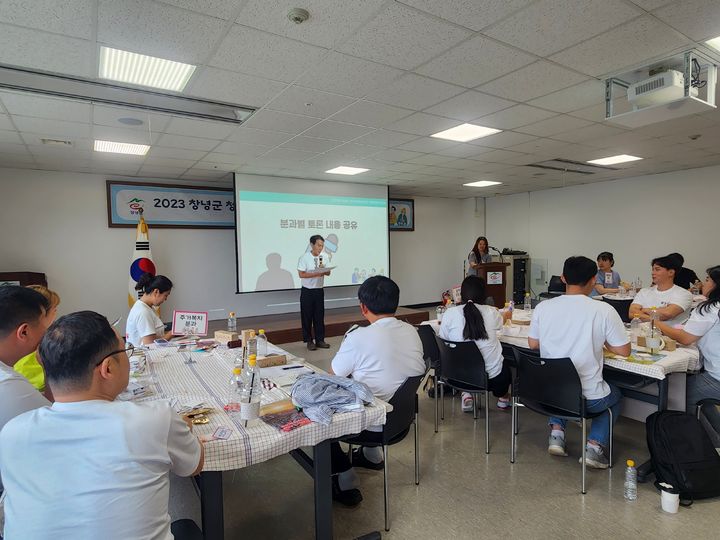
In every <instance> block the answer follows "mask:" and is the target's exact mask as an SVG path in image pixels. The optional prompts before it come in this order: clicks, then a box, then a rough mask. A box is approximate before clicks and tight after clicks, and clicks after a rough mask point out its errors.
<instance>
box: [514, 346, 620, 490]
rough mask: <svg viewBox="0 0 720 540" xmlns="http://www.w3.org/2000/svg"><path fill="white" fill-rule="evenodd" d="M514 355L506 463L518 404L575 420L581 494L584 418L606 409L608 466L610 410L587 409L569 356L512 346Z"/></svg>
mask: <svg viewBox="0 0 720 540" xmlns="http://www.w3.org/2000/svg"><path fill="white" fill-rule="evenodd" d="M515 358H516V362H517V366H518V367H517V370H518V371H517V377H516V378H515V380H514V382H513V394H512V429H511V435H510V436H511V438H512V441H511V444H510V463H515V443H516V439H517V430H516V428H515V426H516V423H517V420H518V418H517V413H518V408H517V407H518V405H523V406H525V407H527V408H528V409H530V410H532V411H535V412H536V413H539V414H542V415H544V416H555V417H558V418H563V419H566V420H579V421H580V422H581V423H582V494H583V495H584V494H585V493H587V491H586V489H585V472H586V463H585V448H586V441H587V420H588V419H590V418H595V417H597V416H600V415H601V414H605V413H606V412H607V414H608V415H610V446H609V458H610V465H609V466H610V468H612V461H613V418H612V411H611V410H610V409H609V408H608V409H607V410H605V411H601V412H597V413H591V412H588V411H587V408H586V407H587V401H586V400H585V398H584V397H583V394H582V384H581V383H580V376H579V375H578V372H577V370H576V369H575V366H574V365H573V363H572V360H570V358H549V359H548V358H540V357H539V356H536V355H534V354H528V353H526V352H523V351H521V350H519V349H516V350H515Z"/></svg>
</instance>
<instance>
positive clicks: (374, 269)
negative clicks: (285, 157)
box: [236, 180, 389, 292]
mask: <svg viewBox="0 0 720 540" xmlns="http://www.w3.org/2000/svg"><path fill="white" fill-rule="evenodd" d="M280 184H281V185H276V186H273V187H274V188H275V189H276V191H264V190H254V189H253V190H251V189H247V188H246V187H244V186H243V185H242V182H237V183H236V198H237V205H236V216H237V225H238V257H239V260H238V274H239V275H238V292H254V291H271V290H282V289H299V288H300V277H299V276H298V272H297V264H298V259H299V258H300V257H301V256H302V255H303V254H304V253H305V252H306V251H309V249H310V245H309V239H310V237H311V236H312V235H315V234H319V235H320V236H322V237H323V238H324V239H325V247H324V250H323V252H322V253H321V254H320V255H321V257H322V263H323V266H325V267H330V268H333V270H332V272H331V274H330V275H329V276H326V277H325V282H324V285H325V287H331V286H337V285H354V284H360V283H362V282H363V281H364V280H365V279H367V278H368V277H369V276H372V275H378V274H382V275H388V270H389V268H388V225H387V192H386V189H385V188H384V187H381V186H362V187H360V189H354V188H353V187H352V186H357V185H354V184H340V185H339V186H337V185H336V184H335V183H329V182H312V181H302V180H297V182H296V183H295V184H294V185H292V189H294V191H300V189H299V188H304V189H302V191H303V192H302V193H297V192H288V191H285V190H282V191H280V190H279V189H278V188H282V187H283V186H284V187H285V188H286V189H287V188H290V186H289V185H288V183H286V182H284V181H280ZM330 186H333V188H334V189H327V188H328V187H330ZM365 188H370V189H365ZM328 191H330V192H336V193H337V194H335V193H332V194H331V193H328ZM319 192H324V193H319ZM341 192H344V193H343V194H341ZM358 192H364V193H363V195H364V196H356V195H358ZM368 192H369V194H371V195H373V196H367V195H368ZM373 192H374V193H373ZM348 193H352V195H349V194H348Z"/></svg>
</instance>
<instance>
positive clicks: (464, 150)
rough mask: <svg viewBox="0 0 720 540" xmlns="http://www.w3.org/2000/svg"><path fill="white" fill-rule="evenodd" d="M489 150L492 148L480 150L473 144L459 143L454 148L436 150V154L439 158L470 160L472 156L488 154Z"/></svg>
mask: <svg viewBox="0 0 720 540" xmlns="http://www.w3.org/2000/svg"><path fill="white" fill-rule="evenodd" d="M433 140H434V139H433ZM491 150H492V148H482V147H480V146H475V145H473V144H466V143H461V144H456V145H455V146H450V147H449V148H444V149H442V150H438V151H437V154H438V155H440V156H450V157H458V158H470V157H473V156H479V155H481V154H482V153H485V152H489V151H491Z"/></svg>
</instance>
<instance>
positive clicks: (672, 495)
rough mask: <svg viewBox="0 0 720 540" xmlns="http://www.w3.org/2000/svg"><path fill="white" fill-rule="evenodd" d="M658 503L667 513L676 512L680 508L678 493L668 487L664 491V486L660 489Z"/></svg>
mask: <svg viewBox="0 0 720 540" xmlns="http://www.w3.org/2000/svg"><path fill="white" fill-rule="evenodd" d="M660 505H661V506H662V509H663V511H665V512H667V513H669V514H677V513H678V509H679V508H680V494H679V493H677V492H676V491H675V490H673V489H672V488H670V490H668V491H666V488H663V489H661V490H660Z"/></svg>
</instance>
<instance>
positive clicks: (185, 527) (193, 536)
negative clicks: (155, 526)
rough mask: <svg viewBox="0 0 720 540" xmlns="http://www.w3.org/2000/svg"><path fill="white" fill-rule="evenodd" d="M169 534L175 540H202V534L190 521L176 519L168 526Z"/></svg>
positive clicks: (195, 524)
mask: <svg viewBox="0 0 720 540" xmlns="http://www.w3.org/2000/svg"><path fill="white" fill-rule="evenodd" d="M170 532H171V533H172V535H173V537H174V538H177V540H203V533H202V531H201V530H200V527H198V526H197V523H195V522H194V521H193V520H192V519H178V520H177V521H173V522H172V523H171V524H170Z"/></svg>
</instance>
